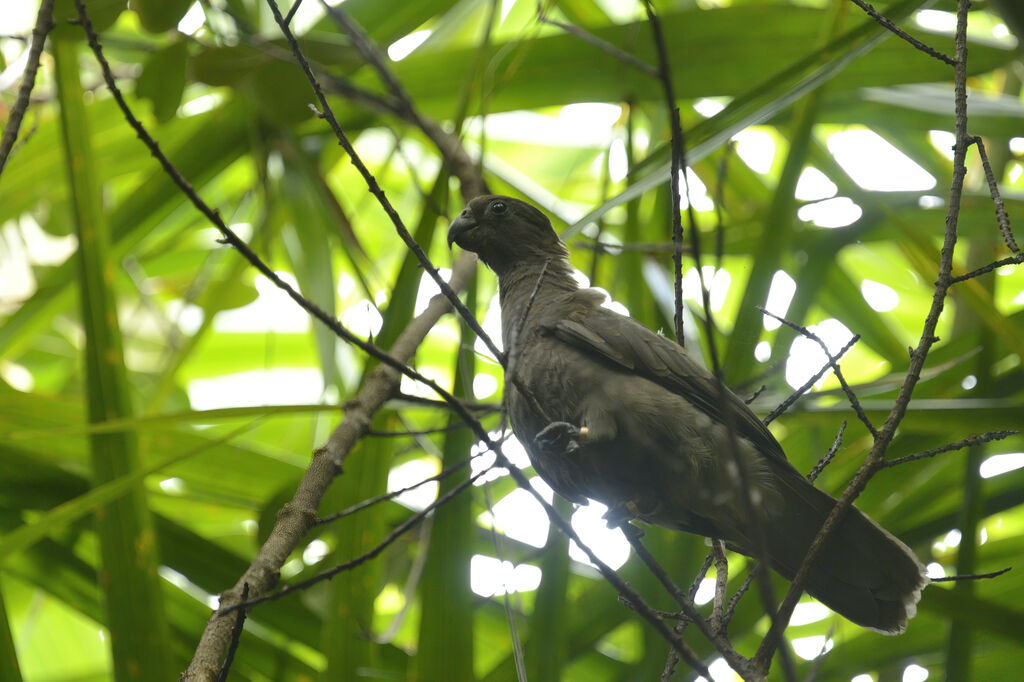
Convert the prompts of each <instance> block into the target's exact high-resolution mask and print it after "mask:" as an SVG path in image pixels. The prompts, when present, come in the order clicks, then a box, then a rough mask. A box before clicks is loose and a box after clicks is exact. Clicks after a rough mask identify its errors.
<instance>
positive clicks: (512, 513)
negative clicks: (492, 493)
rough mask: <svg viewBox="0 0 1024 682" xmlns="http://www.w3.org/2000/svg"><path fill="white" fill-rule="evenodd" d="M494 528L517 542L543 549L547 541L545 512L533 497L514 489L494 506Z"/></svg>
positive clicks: (548, 522) (547, 521)
mask: <svg viewBox="0 0 1024 682" xmlns="http://www.w3.org/2000/svg"><path fill="white" fill-rule="evenodd" d="M491 521H492V524H493V526H494V528H496V529H497V530H499V531H500V532H502V533H503V534H505V535H507V536H508V537H510V538H512V539H513V540H518V541H519V542H524V543H526V544H528V545H532V546H534V547H543V546H544V545H545V544H547V541H548V526H549V524H550V521H549V520H548V515H547V512H545V511H544V507H542V506H541V505H540V502H538V501H537V500H536V499H534V497H533V495H531V494H530V493H529V492H527V491H525V490H523V489H522V488H516V489H515V490H513V491H512V492H510V493H509V494H508V495H506V496H505V497H503V498H501V499H500V500H499V501H498V502H497V503H496V504H495V505H494V514H493V516H492V517H491Z"/></svg>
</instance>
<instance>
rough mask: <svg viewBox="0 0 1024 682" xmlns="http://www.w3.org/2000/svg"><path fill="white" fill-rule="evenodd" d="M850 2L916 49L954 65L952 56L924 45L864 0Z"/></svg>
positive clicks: (954, 61)
mask: <svg viewBox="0 0 1024 682" xmlns="http://www.w3.org/2000/svg"><path fill="white" fill-rule="evenodd" d="M851 2H853V4H855V5H857V7H860V8H861V9H862V10H864V11H865V12H866V13H867V15H868V16H869V17H871V18H872V19H874V20H875V21H877V22H878V23H879V24H881V25H882V26H884V27H885V28H886V29H888V30H889V31H892V32H893V33H895V34H896V35H898V36H899V37H900V38H902V39H903V40H905V41H907V42H908V43H910V44H911V45H913V46H914V47H915V48H916V49H918V50H920V51H921V52H924V53H925V54H926V55H928V56H929V57H934V58H935V59H938V60H939V61H940V62H944V63H946V64H949V65H950V66H956V60H955V59H953V58H952V57H950V56H949V55H947V54H943V53H942V52H940V51H938V50H936V49H935V48H934V47H930V46H928V45H925V44H924V43H922V42H921V41H920V40H918V39H917V38H915V37H914V36H912V35H910V34H909V33H907V32H906V31H904V30H903V29H902V28H900V27H899V26H897V25H896V24H894V23H892V20H891V19H888V18H887V17H884V16H882V15H881V14H879V13H878V10H876V9H875V8H874V7H872V6H871V5H869V4H868V3H866V2H864V0H851Z"/></svg>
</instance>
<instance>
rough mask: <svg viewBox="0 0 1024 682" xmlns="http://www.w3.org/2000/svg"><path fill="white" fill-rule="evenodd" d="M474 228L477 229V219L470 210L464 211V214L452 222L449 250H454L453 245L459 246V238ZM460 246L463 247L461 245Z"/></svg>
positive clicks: (449, 234) (449, 232)
mask: <svg viewBox="0 0 1024 682" xmlns="http://www.w3.org/2000/svg"><path fill="white" fill-rule="evenodd" d="M474 227H476V218H475V217H473V214H472V213H471V212H470V210H469V209H468V208H464V209H462V213H460V214H459V215H458V217H457V218H455V220H453V221H452V224H451V226H450V227H449V228H448V248H449V249H450V248H452V244H458V243H459V236H460V235H462V234H464V233H466V232H469V231H470V230H472V229H473V228H474ZM459 246H462V245H461V244H459Z"/></svg>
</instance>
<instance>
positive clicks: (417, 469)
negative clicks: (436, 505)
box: [388, 457, 441, 511]
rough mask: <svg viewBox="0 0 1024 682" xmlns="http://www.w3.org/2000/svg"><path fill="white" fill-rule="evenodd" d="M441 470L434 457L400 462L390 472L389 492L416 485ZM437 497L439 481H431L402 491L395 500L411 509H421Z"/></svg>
mask: <svg viewBox="0 0 1024 682" xmlns="http://www.w3.org/2000/svg"><path fill="white" fill-rule="evenodd" d="M440 470H441V468H440V465H439V464H438V461H437V459H436V458H434V457H427V458H423V459H413V460H410V461H408V462H404V463H402V464H399V465H398V466H396V467H395V468H394V469H392V470H391V471H389V472H388V492H389V493H393V492H395V491H396V490H402V489H403V488H408V487H409V486H412V485H416V484H417V483H419V482H420V481H423V480H425V479H428V478H430V477H431V476H435V475H437V473H438V472H439V471H440ZM436 499H437V481H430V482H428V483H424V484H423V485H421V486H417V487H415V488H413V489H412V490H408V491H406V492H404V493H402V494H401V495H399V496H398V497H396V498H395V502H398V503H399V504H401V505H404V506H406V507H408V508H409V509H415V510H416V511H421V510H423V509H426V508H427V507H428V506H429V505H430V503H431V502H433V501H434V500H436Z"/></svg>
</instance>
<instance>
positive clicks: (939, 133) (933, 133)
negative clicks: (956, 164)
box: [928, 130, 956, 161]
mask: <svg viewBox="0 0 1024 682" xmlns="http://www.w3.org/2000/svg"><path fill="white" fill-rule="evenodd" d="M928 139H929V140H930V141H931V143H932V146H933V147H935V148H936V149H937V150H939V153H940V154H942V155H943V156H945V157H946V158H947V159H949V160H950V161H952V160H953V144H954V143H955V142H956V135H954V134H953V133H951V132H949V131H948V130H929V131H928Z"/></svg>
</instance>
